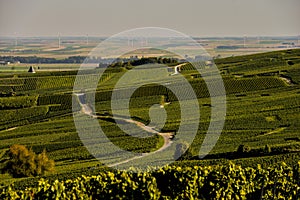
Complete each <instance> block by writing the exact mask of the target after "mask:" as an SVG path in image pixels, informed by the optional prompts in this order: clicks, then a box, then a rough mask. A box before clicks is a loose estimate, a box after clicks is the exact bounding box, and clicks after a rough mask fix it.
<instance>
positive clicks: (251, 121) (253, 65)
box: [0, 50, 300, 183]
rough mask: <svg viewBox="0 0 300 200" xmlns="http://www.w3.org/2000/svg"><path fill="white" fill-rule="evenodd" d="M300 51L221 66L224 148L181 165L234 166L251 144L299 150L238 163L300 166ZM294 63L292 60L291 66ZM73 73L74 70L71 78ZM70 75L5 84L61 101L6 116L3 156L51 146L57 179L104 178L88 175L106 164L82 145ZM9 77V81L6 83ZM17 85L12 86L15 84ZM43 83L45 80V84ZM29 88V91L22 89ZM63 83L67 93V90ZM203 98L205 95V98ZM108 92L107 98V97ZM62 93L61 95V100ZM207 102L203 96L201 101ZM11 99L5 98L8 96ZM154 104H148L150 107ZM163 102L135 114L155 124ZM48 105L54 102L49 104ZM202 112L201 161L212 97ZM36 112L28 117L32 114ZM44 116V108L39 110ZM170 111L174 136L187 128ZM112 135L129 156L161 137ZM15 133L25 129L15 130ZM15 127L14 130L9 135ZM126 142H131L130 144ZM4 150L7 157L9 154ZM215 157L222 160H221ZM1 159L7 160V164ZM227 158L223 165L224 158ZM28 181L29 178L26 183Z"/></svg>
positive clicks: (105, 84)
mask: <svg viewBox="0 0 300 200" xmlns="http://www.w3.org/2000/svg"><path fill="white" fill-rule="evenodd" d="M299 60H300V51H299V50H289V51H279V52H269V53H264V54H257V55H249V56H240V57H232V58H226V59H221V60H217V61H216V63H217V66H218V67H219V69H220V71H221V73H222V74H223V78H224V82H225V87H226V89H227V91H226V92H227V93H228V96H227V108H228V111H227V118H226V122H225V127H224V130H223V132H222V135H221V137H220V139H219V142H218V143H217V145H216V147H215V148H214V149H213V151H212V152H211V155H212V156H211V157H208V158H207V159H205V160H203V161H201V160H200V161H199V160H193V161H184V162H177V163H176V164H178V165H180V164H183V163H184V164H185V165H188V164H199V163H200V164H215V163H219V162H226V160H224V157H226V156H227V155H228V154H229V153H232V152H234V151H236V149H237V148H238V146H239V145H240V144H246V145H249V146H250V147H251V148H252V149H258V148H263V147H264V146H265V145H269V146H271V147H272V148H274V149H276V148H279V149H284V148H285V149H291V150H292V151H294V152H292V151H291V152H287V153H278V154H274V155H268V156H264V157H261V156H258V157H256V156H251V157H241V158H235V162H237V163H240V164H243V165H252V166H253V165H254V164H256V163H262V164H265V165H270V164H275V163H278V162H281V161H283V160H284V161H286V162H290V163H293V162H296V160H299V158H300V156H299V153H297V152H295V151H296V150H299V145H300V144H299V142H298V141H296V140H287V139H288V138H297V137H299V130H300V128H299V118H300V114H299V113H300V112H299V111H300V98H299V95H300V86H299V83H300V78H299V77H300V65H299V63H300V62H299ZM290 61H292V62H290ZM70 73H71V72H70ZM70 73H66V74H63V75H62V74H61V73H51V74H50V73H37V74H34V75H31V74H30V75H26V74H18V75H17V76H15V77H13V76H12V75H6V76H5V77H3V78H1V79H0V87H1V86H2V87H5V88H7V87H8V86H9V87H10V86H14V87H15V88H17V89H19V90H17V94H29V95H34V94H36V93H38V94H39V95H40V96H39V98H43V97H44V96H48V97H47V98H49V99H54V96H55V97H56V98H60V100H59V102H58V103H57V102H56V103H55V102H54V103H53V102H52V103H51V104H53V105H49V104H47V103H46V104H45V105H41V104H38V105H36V107H39V108H40V107H48V112H46V113H44V112H40V113H36V112H34V114H30V112H33V111H29V110H30V109H28V108H21V109H17V110H1V111H0V115H1V116H2V118H1V120H0V122H1V123H0V129H1V131H0V141H1V144H0V151H1V152H2V153H0V156H1V157H3V156H5V151H6V150H7V149H8V147H9V146H10V145H12V144H14V143H19V144H25V145H27V146H29V147H32V148H33V150H34V151H36V152H40V151H42V149H43V148H45V149H46V150H47V152H48V154H49V156H50V158H52V159H54V160H55V161H56V165H57V166H56V172H55V174H54V175H49V177H56V178H57V177H59V178H62V179H63V178H64V177H72V176H77V175H79V174H82V173H84V174H90V173H97V170H96V171H93V170H87V169H88V168H90V167H95V166H97V165H98V164H99V163H98V162H97V161H96V160H95V159H94V158H93V157H92V156H91V155H90V154H89V152H88V151H87V150H86V149H85V147H84V146H83V145H82V143H81V141H80V139H79V137H78V135H77V133H76V129H75V127H74V123H73V118H72V114H71V109H70V105H69V104H67V103H66V104H65V103H61V102H64V100H65V99H64V98H67V97H65V96H63V97H60V96H57V95H62V94H63V93H69V92H71V91H72V80H74V75H73V74H70ZM123 73H125V72H117V73H113V72H112V73H110V75H109V76H108V78H106V79H105V80H103V81H101V83H99V86H101V87H99V91H98V92H101V91H106V90H110V88H113V85H114V84H115V83H116V81H117V80H118V79H119V77H120V76H121V75H122V74H123ZM182 73H183V74H184V75H185V76H186V78H187V79H188V80H190V81H193V83H195V82H196V85H197V84H202V85H201V86H203V87H205V85H203V83H202V82H201V79H198V78H196V79H191V75H192V74H195V71H194V70H193V69H189V68H187V69H185V70H183V71H182ZM280 77H285V78H288V79H291V82H292V84H287V83H286V82H285V80H282V79H281V78H280ZM4 78H5V79H4ZM8 80H9V81H8ZM41 80H42V81H41ZM20 84H21V85H23V87H19V86H20ZM61 84H63V85H64V87H63V88H62V87H61ZM196 89H197V87H196ZM199 93H200V92H199ZM100 94H101V93H100ZM53 95H54V96H53ZM200 96H201V95H200ZM3 98H5V97H3ZM146 100H147V101H146ZM159 101H160V96H152V97H146V98H145V97H136V98H133V99H132V102H131V110H130V112H131V114H132V116H135V117H137V118H139V119H142V120H144V121H147V120H149V116H148V109H149V107H150V106H151V105H152V104H153V103H159ZM45 102H47V101H45ZM199 104H200V107H201V120H200V127H199V130H198V135H197V137H196V139H195V141H194V143H193V144H192V148H191V149H190V151H191V152H192V154H193V155H194V156H196V155H197V154H198V150H199V147H200V145H201V143H202V140H203V138H204V136H205V133H206V130H207V127H208V124H209V118H210V107H209V104H210V99H209V98H207V97H205V96H203V97H202V98H199ZM109 105H110V102H109V101H99V102H96V110H97V111H98V112H104V111H107V110H108V111H109ZM24 109H28V110H26V111H25V112H29V113H28V114H29V115H30V116H31V117H28V115H27V116H26V115H24V114H23V112H21V111H24ZM32 110H36V109H32ZM166 110H167V112H168V119H167V124H166V126H165V127H164V129H166V130H174V129H177V128H178V126H179V122H180V120H178V116H179V115H178V103H177V102H173V103H172V104H170V105H168V106H166ZM8 112H9V113H10V115H12V116H16V117H15V118H16V119H18V120H16V121H14V122H11V121H5V119H9V118H6V115H7V113H8ZM99 122H100V123H101V125H102V126H104V127H105V128H104V129H105V130H106V134H107V135H108V136H111V137H113V138H114V142H116V144H118V145H120V146H121V147H123V148H125V149H127V150H135V151H138V152H139V151H140V152H143V151H146V150H150V149H153V148H155V147H156V143H157V142H158V141H159V140H158V138H153V140H151V141H150V140H149V141H148V142H147V144H146V145H145V143H143V145H141V146H137V145H136V144H137V143H134V144H132V143H130V138H128V137H127V136H126V135H124V134H122V133H121V132H120V131H119V130H118V129H117V128H116V126H115V124H113V123H111V122H105V121H102V120H100V121H99ZM14 127H17V128H15V129H13V128H14ZM7 128H10V129H7ZM124 138H126V140H124ZM3 152H4V153H3ZM214 156H215V157H214ZM1 157H0V160H1ZM220 159H221V160H220ZM0 179H1V181H3V182H5V183H7V182H10V181H14V180H13V179H10V178H9V177H8V176H7V175H0ZM28 180H30V179H28ZM25 183H26V180H25Z"/></svg>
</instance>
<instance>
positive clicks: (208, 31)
mask: <svg viewBox="0 0 300 200" xmlns="http://www.w3.org/2000/svg"><path fill="white" fill-rule="evenodd" d="M299 10H300V0H185V1H183V0H182V1H179V0H147V1H146V0H118V1H117V0H0V36H13V35H14V34H17V35H18V36H56V35H57V34H58V33H59V32H60V33H61V35H70V36H82V35H86V34H89V35H93V36H110V35H112V34H116V33H118V32H121V31H124V30H127V29H131V28H137V27H145V26H155V27H164V28H171V29H175V30H177V31H180V32H183V33H185V34H188V35H191V36H200V37H207V36H243V35H248V36H251V35H252V36H267V35H271V36H281V35H291V36H294V35H299V34H300V20H299V19H300V12H299Z"/></svg>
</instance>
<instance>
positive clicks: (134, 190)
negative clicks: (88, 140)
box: [0, 162, 300, 200]
mask: <svg viewBox="0 0 300 200" xmlns="http://www.w3.org/2000/svg"><path fill="white" fill-rule="evenodd" d="M299 179H300V162H298V165H296V166H294V167H290V166H288V165H286V164H285V163H282V164H281V166H280V167H278V168H271V167H269V168H267V169H263V168H261V166H260V165H258V166H257V167H255V168H250V167H247V168H242V167H241V166H239V165H235V164H233V163H229V164H227V165H222V166H221V165H216V166H206V167H201V166H193V167H174V166H172V167H171V166H170V167H164V168H161V169H158V170H157V171H155V172H152V173H150V172H140V173H130V172H123V171H101V172H99V174H98V175H97V176H81V177H77V178H76V179H72V180H70V179H69V180H65V181H57V180H56V181H54V182H49V181H47V180H44V179H41V180H39V182H38V185H37V186H36V187H31V188H27V189H26V190H18V189H16V188H14V187H13V186H9V187H2V188H0V198H1V199H4V200H6V199H7V200H15V199H115V198H116V199H298V198H299V197H300V184H299Z"/></svg>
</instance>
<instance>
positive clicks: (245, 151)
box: [237, 144, 251, 156]
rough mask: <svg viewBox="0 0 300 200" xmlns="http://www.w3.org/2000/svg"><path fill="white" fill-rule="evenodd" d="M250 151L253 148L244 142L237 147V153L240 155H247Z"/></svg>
mask: <svg viewBox="0 0 300 200" xmlns="http://www.w3.org/2000/svg"><path fill="white" fill-rule="evenodd" d="M250 151H251V148H250V147H249V146H248V145H244V144H241V145H240V146H239V147H238V149H237V153H238V154H239V155H240V156H243V155H246V154H248V153H250Z"/></svg>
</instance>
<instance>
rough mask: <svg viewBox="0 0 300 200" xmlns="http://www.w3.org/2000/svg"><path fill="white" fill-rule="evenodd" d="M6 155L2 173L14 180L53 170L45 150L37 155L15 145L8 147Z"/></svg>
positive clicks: (52, 163) (22, 146)
mask: <svg viewBox="0 0 300 200" xmlns="http://www.w3.org/2000/svg"><path fill="white" fill-rule="evenodd" d="M8 155H9V159H8V160H7V161H6V163H5V165H4V168H3V170H2V171H3V172H7V173H9V174H11V175H12V176H13V177H14V178H19V177H28V176H38V175H43V174H45V172H47V171H53V169H54V161H53V160H50V159H49V158H48V156H47V155H46V151H45V150H44V151H43V152H42V153H40V154H38V155H37V154H35V153H34V152H33V151H32V150H31V149H29V150H28V149H27V148H26V147H25V146H24V145H18V144H15V145H12V146H11V147H10V149H9V154H8Z"/></svg>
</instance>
